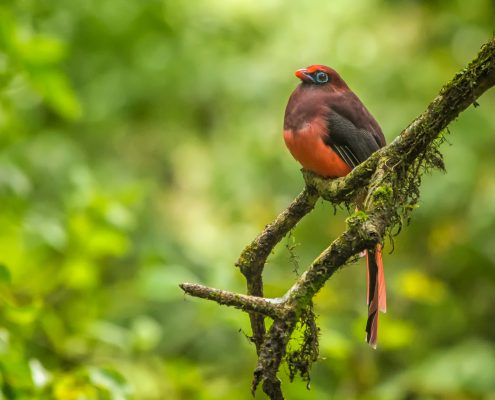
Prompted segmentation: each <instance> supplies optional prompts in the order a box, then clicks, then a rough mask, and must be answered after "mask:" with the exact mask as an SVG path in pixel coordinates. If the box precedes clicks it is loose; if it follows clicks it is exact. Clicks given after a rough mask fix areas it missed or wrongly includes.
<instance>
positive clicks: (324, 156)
mask: <svg viewBox="0 0 495 400" xmlns="http://www.w3.org/2000/svg"><path fill="white" fill-rule="evenodd" d="M326 130H327V127H326V122H325V121H324V119H315V120H313V121H312V122H309V123H305V124H304V125H303V126H301V127H300V129H297V130H293V129H285V130H284V140H285V144H286V145H287V147H288V149H289V151H290V152H291V154H292V156H293V157H294V158H295V159H296V160H297V161H299V163H300V164H301V165H302V166H303V168H305V169H307V170H309V171H312V172H314V173H316V174H318V175H321V176H325V177H332V178H335V177H339V176H345V175H347V174H348V173H349V172H350V171H351V169H352V168H351V167H350V166H349V165H347V164H346V163H345V162H344V160H342V159H341V158H340V157H339V156H338V155H337V153H335V152H334V151H333V150H332V148H331V147H329V146H327V145H326V144H325V142H324V141H323V137H324V135H325V134H326Z"/></svg>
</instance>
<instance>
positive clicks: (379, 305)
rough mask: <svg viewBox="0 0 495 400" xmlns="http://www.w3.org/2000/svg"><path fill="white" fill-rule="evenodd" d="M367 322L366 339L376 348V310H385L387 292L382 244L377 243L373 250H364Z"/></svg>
mask: <svg viewBox="0 0 495 400" xmlns="http://www.w3.org/2000/svg"><path fill="white" fill-rule="evenodd" d="M366 267H367V272H368V273H367V278H368V279H367V294H366V298H367V301H368V322H367V323H366V341H367V342H368V343H369V344H370V346H371V347H373V348H376V343H377V340H378V312H379V311H381V312H387V293H386V289H385V274H384V271H383V262H382V246H381V244H377V245H376V247H375V249H374V250H367V251H366Z"/></svg>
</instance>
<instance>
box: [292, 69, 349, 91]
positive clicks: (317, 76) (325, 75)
mask: <svg viewBox="0 0 495 400" xmlns="http://www.w3.org/2000/svg"><path fill="white" fill-rule="evenodd" d="M294 74H295V75H296V76H297V77H298V78H299V79H300V80H301V81H302V83H303V84H309V85H316V86H324V85H325V86H331V87H333V88H346V87H347V85H346V84H345V82H344V81H343V79H342V78H341V77H340V75H339V74H338V73H337V71H335V70H334V69H333V68H330V67H327V66H326V65H320V64H315V65H310V66H309V67H307V68H301V69H298V70H297V71H296V72H295V73H294Z"/></svg>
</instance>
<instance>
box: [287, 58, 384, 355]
mask: <svg viewBox="0 0 495 400" xmlns="http://www.w3.org/2000/svg"><path fill="white" fill-rule="evenodd" d="M295 75H296V77H297V78H299V79H300V81H301V82H300V83H299V85H298V86H297V87H296V88H295V89H294V91H293V92H292V94H291V96H290V97H289V101H288V103H287V107H286V109H285V116H284V130H283V136H284V141H285V144H286V146H287V147H288V149H289V151H290V153H291V154H292V156H293V157H294V158H295V159H296V160H297V161H298V162H299V163H300V164H301V165H302V167H303V168H304V169H306V170H309V171H311V172H314V173H315V174H317V175H320V176H322V177H325V178H337V177H342V176H345V175H347V174H348V173H349V172H351V170H352V169H353V168H355V167H356V166H357V165H359V164H360V163H362V162H363V161H365V160H366V159H367V158H368V157H369V156H370V155H371V154H372V153H374V152H375V151H377V150H379V149H380V148H381V147H383V146H385V144H386V142H385V137H384V135H383V132H382V129H381V128H380V125H379V124H378V122H377V121H376V120H375V118H374V117H373V116H372V115H371V113H370V112H369V111H368V109H367V108H366V107H365V106H364V104H363V103H362V102H361V100H360V99H359V98H358V97H357V95H356V94H354V92H353V91H352V90H351V89H350V88H349V86H348V85H347V84H346V82H345V81H344V80H343V79H342V78H341V76H340V75H339V74H338V72H337V71H335V70H334V69H333V68H330V67H327V66H325V65H321V64H315V65H310V66H309V67H307V68H301V69H298V70H297V71H296V72H295ZM365 254H366V267H367V268H366V270H367V295H366V298H367V304H368V319H367V322H366V329H365V330H366V341H367V342H368V343H369V344H370V345H371V346H372V347H373V348H376V346H377V340H378V315H379V311H382V312H386V310H387V300H386V288H385V275H384V270H383V262H382V246H381V244H377V245H376V246H375V248H373V249H369V250H366V251H365Z"/></svg>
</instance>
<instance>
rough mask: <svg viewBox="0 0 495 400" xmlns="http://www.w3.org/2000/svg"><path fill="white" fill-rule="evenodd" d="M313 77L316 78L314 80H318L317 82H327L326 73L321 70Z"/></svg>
mask: <svg viewBox="0 0 495 400" xmlns="http://www.w3.org/2000/svg"><path fill="white" fill-rule="evenodd" d="M315 78H316V82H318V83H327V82H328V75H327V74H326V73H325V72H322V71H319V72H317V73H316V76H315Z"/></svg>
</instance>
